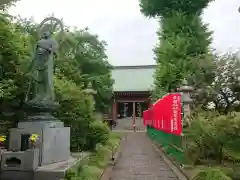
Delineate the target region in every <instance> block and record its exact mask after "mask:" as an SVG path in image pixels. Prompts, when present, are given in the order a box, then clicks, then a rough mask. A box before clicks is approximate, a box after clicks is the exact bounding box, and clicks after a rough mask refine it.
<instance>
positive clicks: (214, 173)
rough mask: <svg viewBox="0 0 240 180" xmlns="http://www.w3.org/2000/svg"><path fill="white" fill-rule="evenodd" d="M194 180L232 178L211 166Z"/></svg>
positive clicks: (224, 179) (227, 179)
mask: <svg viewBox="0 0 240 180" xmlns="http://www.w3.org/2000/svg"><path fill="white" fill-rule="evenodd" d="M193 180H231V178H230V177H228V176H226V175H225V174H224V173H223V172H221V171H220V170H218V169H211V168H209V169H206V170H202V171H200V172H199V173H198V174H197V175H196V176H195V177H194V178H193Z"/></svg>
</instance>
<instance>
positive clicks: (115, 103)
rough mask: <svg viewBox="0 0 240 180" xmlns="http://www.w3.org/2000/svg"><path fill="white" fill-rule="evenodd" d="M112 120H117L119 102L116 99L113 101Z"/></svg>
mask: <svg viewBox="0 0 240 180" xmlns="http://www.w3.org/2000/svg"><path fill="white" fill-rule="evenodd" d="M112 119H113V120H117V102H116V99H115V98H114V99H113V105H112Z"/></svg>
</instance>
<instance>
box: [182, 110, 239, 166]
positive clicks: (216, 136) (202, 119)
mask: <svg viewBox="0 0 240 180" xmlns="http://www.w3.org/2000/svg"><path fill="white" fill-rule="evenodd" d="M239 117H240V116H239V114H237V113H232V114H230V115H216V114H215V115H214V116H213V115H212V114H208V115H206V114H199V115H197V116H196V117H194V119H193V120H192V122H191V126H190V127H189V128H188V129H185V134H186V136H187V137H188V141H187V146H188V147H187V150H188V154H189V157H190V159H192V160H193V162H194V163H195V164H197V161H198V160H200V159H211V160H217V162H218V163H219V164H221V163H222V161H223V160H225V159H226V160H229V159H230V157H229V158H228V157H226V156H227V154H229V155H230V151H229V150H228V149H231V159H234V158H233V157H232V156H233V155H234V154H236V153H234V152H239V150H240V149H239V145H238V144H239V141H240V138H239V137H240V134H239V131H240V118H239ZM227 150H228V151H227ZM235 160H237V157H236V158H235Z"/></svg>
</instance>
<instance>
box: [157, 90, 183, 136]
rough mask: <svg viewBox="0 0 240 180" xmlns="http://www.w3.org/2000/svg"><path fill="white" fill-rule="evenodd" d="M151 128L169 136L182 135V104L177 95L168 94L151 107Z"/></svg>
mask: <svg viewBox="0 0 240 180" xmlns="http://www.w3.org/2000/svg"><path fill="white" fill-rule="evenodd" d="M153 116H154V117H153V119H154V123H153V127H154V128H156V129H158V130H161V131H165V132H167V133H170V134H176V135H180V134H181V133H182V103H181V95H180V94H179V93H173V94H168V95H166V96H164V97H163V98H162V99H159V100H158V101H156V103H154V105H153Z"/></svg>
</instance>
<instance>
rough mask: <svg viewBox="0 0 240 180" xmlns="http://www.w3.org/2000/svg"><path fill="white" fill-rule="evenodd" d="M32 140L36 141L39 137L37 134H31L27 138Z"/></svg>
mask: <svg viewBox="0 0 240 180" xmlns="http://www.w3.org/2000/svg"><path fill="white" fill-rule="evenodd" d="M29 139H30V140H31V141H32V142H36V141H37V140H38V139H39V135H38V134H32V135H31V136H30V138H29Z"/></svg>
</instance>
